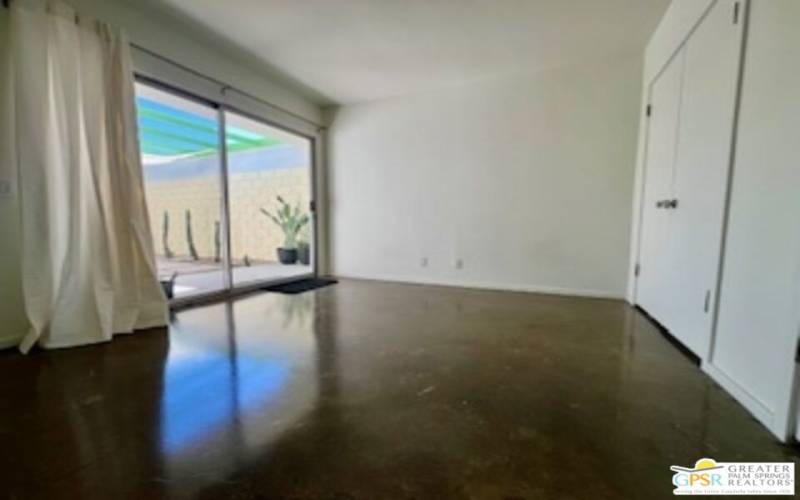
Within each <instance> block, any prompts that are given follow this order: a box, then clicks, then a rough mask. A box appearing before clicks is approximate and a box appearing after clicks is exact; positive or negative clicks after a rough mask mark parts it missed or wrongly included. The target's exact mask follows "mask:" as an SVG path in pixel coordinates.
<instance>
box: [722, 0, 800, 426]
mask: <svg viewBox="0 0 800 500" xmlns="http://www.w3.org/2000/svg"><path fill="white" fill-rule="evenodd" d="M798 26H800V2H798V1H797V0H769V1H754V2H752V4H751V16H750V28H749V34H748V40H747V48H746V54H745V69H744V79H743V87H742V100H741V108H740V119H739V129H738V135H737V144H736V160H735V164H734V170H733V173H734V175H733V185H732V189H731V198H730V212H729V223H728V232H727V237H726V242H725V245H726V248H725V258H724V266H723V276H722V287H721V291H720V304H719V319H718V326H717V333H716V342H715V347H714V350H713V355H712V358H711V362H710V366H709V367H708V368H709V369H710V370H711V371H712V374H713V375H715V377H716V378H717V379H718V381H720V382H721V383H722V384H723V385H724V386H725V387H726V388H727V389H728V390H730V391H731V392H732V393H733V394H734V395H736V396H737V398H738V399H739V400H740V401H742V402H743V403H744V404H745V406H747V407H748V409H750V411H752V412H753V414H754V415H756V416H757V417H758V418H759V419H760V420H761V421H762V422H764V424H765V425H767V426H768V427H769V428H770V429H771V430H772V431H773V432H774V433H775V434H776V435H778V436H779V437H781V438H785V437H786V436H787V435H788V434H789V433H790V431H791V428H790V425H789V424H790V419H791V412H790V409H791V405H792V401H791V395H792V392H791V391H792V382H793V368H794V355H795V347H796V343H797V336H798V328H799V327H800V142H798V131H800V30H798Z"/></svg>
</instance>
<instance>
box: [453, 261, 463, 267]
mask: <svg viewBox="0 0 800 500" xmlns="http://www.w3.org/2000/svg"><path fill="white" fill-rule="evenodd" d="M453 267H455V268H456V269H464V259H456V260H455V262H453Z"/></svg>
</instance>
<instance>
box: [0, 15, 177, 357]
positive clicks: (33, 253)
mask: <svg viewBox="0 0 800 500" xmlns="http://www.w3.org/2000/svg"><path fill="white" fill-rule="evenodd" d="M10 26H11V33H10V39H11V47H10V50H11V65H12V75H13V76H12V78H13V85H12V86H11V87H12V88H11V92H13V93H14V95H13V102H14V103H15V109H14V111H13V114H12V120H13V123H12V129H13V131H14V134H15V138H14V140H15V145H16V148H15V151H16V158H15V162H14V163H15V165H14V166H15V168H16V170H17V175H18V178H17V181H18V186H19V194H18V198H19V208H20V235H21V241H20V246H21V252H20V254H21V262H20V266H21V269H22V274H23V276H22V282H23V302H24V306H25V312H26V315H27V317H28V320H29V322H30V325H31V328H30V331H29V332H28V334H27V335H26V336H25V338H24V339H23V340H22V342H21V344H20V346H19V347H20V349H21V350H22V351H23V352H27V351H28V350H29V349H30V348H31V347H32V346H33V345H34V344H37V343H38V344H39V345H40V346H42V347H45V348H56V347H69V346H76V345H84V344H91V343H96V342H103V341H107V340H110V339H111V338H112V336H113V335H114V334H115V333H129V332H132V331H134V330H136V329H142V328H150V327H155V326H161V325H164V324H165V323H166V317H167V303H166V299H165V297H164V295H163V293H162V291H161V287H160V284H159V282H158V277H157V274H156V265H155V256H154V250H153V242H152V238H151V236H150V228H149V218H148V215H147V206H146V204H145V198H144V183H143V178H142V177H143V174H142V166H141V160H140V157H139V148H138V138H137V137H138V136H137V130H136V110H135V105H134V93H133V92H134V91H133V71H132V63H131V57H130V52H129V46H128V43H127V41H126V39H125V36H124V35H123V34H122V33H120V32H119V31H118V30H116V29H114V28H112V27H111V26H108V25H107V24H105V23H101V22H98V21H95V20H92V19H86V18H84V17H82V16H81V15H79V14H78V13H76V12H75V11H74V10H73V9H72V8H71V7H69V6H67V5H66V4H64V3H61V2H57V1H43V0H39V1H37V0H13V1H12V2H11V3H10Z"/></svg>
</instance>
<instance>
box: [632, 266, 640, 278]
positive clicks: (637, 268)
mask: <svg viewBox="0 0 800 500" xmlns="http://www.w3.org/2000/svg"><path fill="white" fill-rule="evenodd" d="M641 270H642V266H640V265H639V264H638V263H637V264H636V266H635V267H634V268H633V275H634V276H636V277H637V278H638V277H639V272H641Z"/></svg>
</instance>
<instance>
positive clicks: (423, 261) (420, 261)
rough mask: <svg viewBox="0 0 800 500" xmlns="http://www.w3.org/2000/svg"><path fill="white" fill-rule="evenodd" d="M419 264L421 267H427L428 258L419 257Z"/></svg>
mask: <svg viewBox="0 0 800 500" xmlns="http://www.w3.org/2000/svg"><path fill="white" fill-rule="evenodd" d="M419 265H420V266H421V267H428V258H427V257H422V258H421V259H419Z"/></svg>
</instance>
